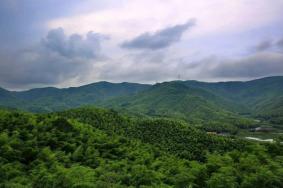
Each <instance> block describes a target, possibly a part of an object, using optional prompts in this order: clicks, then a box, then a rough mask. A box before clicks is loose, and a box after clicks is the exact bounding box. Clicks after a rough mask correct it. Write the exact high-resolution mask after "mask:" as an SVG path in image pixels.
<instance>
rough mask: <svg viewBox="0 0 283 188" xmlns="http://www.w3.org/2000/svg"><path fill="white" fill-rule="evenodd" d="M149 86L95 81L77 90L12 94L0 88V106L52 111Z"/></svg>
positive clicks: (129, 92)
mask: <svg viewBox="0 0 283 188" xmlns="http://www.w3.org/2000/svg"><path fill="white" fill-rule="evenodd" d="M148 87H149V85H145V84H135V83H126V82H124V83H117V84H116V83H109V82H97V83H93V84H89V85H85V86H81V87H72V88H64V89H58V88H53V87H48V88H38V89H31V90H28V91H21V92H12V91H7V90H4V89H0V105H2V106H9V107H13V108H19V109H23V110H27V111H32V112H52V111H58V110H64V109H69V108H74V107H79V106H83V105H90V104H94V103H95V102H97V101H99V100H105V99H109V98H113V97H118V96H125V95H130V94H134V93H137V92H139V91H143V90H145V89H147V88H148Z"/></svg>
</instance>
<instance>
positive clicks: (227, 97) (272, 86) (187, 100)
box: [0, 76, 283, 124]
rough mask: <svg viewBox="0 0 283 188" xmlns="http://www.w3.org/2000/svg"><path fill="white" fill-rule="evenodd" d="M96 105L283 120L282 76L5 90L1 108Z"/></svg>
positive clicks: (195, 118)
mask: <svg viewBox="0 0 283 188" xmlns="http://www.w3.org/2000/svg"><path fill="white" fill-rule="evenodd" d="M86 105H96V106H103V107H107V108H112V109H115V110H119V111H125V112H128V113H132V114H135V115H144V116H155V117H159V116H162V117H169V118H170V117H174V118H176V117H177V118H179V119H183V120H186V121H189V122H194V123H203V122H204V121H205V122H207V121H208V120H217V121H221V120H225V121H226V122H227V120H228V121H230V122H231V121H234V120H235V118H237V117H242V118H243V117H253V118H259V119H263V120H267V121H269V122H272V123H274V124H282V122H283V76H274V77H266V78H261V79H256V80H251V81H245V82H242V81H241V82H240V81H236V82H235V81H234V82H215V83H209V82H199V81H192V80H188V81H171V82H163V83H157V84H154V85H149V84H137V83H127V82H124V83H109V82H97V83H93V84H89V85H84V86H80V87H71V88H63V89H59V88H54V87H47V88H36V89H31V90H27V91H8V90H5V89H3V88H1V89H0V106H3V107H10V108H17V109H22V110H27V111H32V112H53V111H60V110H65V109H70V108H74V107H80V106H86Z"/></svg>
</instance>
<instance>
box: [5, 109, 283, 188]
mask: <svg viewBox="0 0 283 188" xmlns="http://www.w3.org/2000/svg"><path fill="white" fill-rule="evenodd" d="M282 151H283V148H282V145H280V144H279V143H272V144H271V143H270V144H264V145H263V144H258V143H253V142H247V141H243V140H238V139H235V138H234V139H231V138H225V137H220V136H214V135H207V134H205V133H204V132H201V131H198V130H196V129H194V128H193V127H189V126H188V125H186V124H182V123H180V122H174V121H171V120H170V121H169V120H164V119H163V120H162V119H160V120H153V119H144V120H139V119H129V118H127V117H125V116H121V115H119V114H117V112H115V111H108V110H103V109H94V108H81V109H75V110H70V111H65V112H61V113H59V114H41V115H36V114H30V113H23V112H15V111H13V112H12V111H7V110H0V187H53V188H57V187H58V188H59V187H60V188H62V187H63V188H64V187H66V188H67V187H68V188H69V187H80V188H86V187H87V188H97V187H105V188H106V187H179V188H183V187H247V188H252V187H274V188H276V187H278V188H279V187H282V186H283V184H282V182H283V179H282V177H283V165H282V164H283V161H282V156H283V153H282ZM191 154H195V155H191Z"/></svg>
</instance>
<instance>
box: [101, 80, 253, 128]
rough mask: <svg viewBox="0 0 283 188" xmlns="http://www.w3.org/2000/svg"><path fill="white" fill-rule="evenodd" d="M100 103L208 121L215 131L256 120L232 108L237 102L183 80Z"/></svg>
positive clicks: (135, 112)
mask: <svg viewBox="0 0 283 188" xmlns="http://www.w3.org/2000/svg"><path fill="white" fill-rule="evenodd" d="M98 104H99V105H101V106H103V107H106V108H114V109H116V110H119V111H124V112H126V113H128V114H133V115H146V116H150V117H168V118H178V119H182V120H185V121H186V122H189V123H191V124H194V125H205V126H206V127H209V130H211V131H212V130H216V129H217V127H219V128H220V127H221V130H222V131H223V130H226V131H228V132H234V131H235V129H236V127H239V126H241V127H243V128H244V127H245V126H247V127H248V126H253V124H255V122H254V121H253V120H249V119H246V118H241V117H240V116H239V115H237V114H236V113H233V112H231V111H228V109H229V108H230V106H233V105H235V106H237V104H234V103H232V102H231V101H229V100H226V99H224V98H222V97H219V96H216V95H214V94H213V93H211V92H209V91H206V90H204V89H198V88H193V87H187V86H186V85H185V84H183V83H182V82H168V83H161V84H156V85H154V86H152V87H151V88H149V89H148V90H145V91H143V92H140V93H137V94H136V95H132V96H128V97H120V98H115V99H113V100H107V101H103V102H101V103H98ZM212 125H213V126H214V128H213V129H212Z"/></svg>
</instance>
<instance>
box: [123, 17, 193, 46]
mask: <svg viewBox="0 0 283 188" xmlns="http://www.w3.org/2000/svg"><path fill="white" fill-rule="evenodd" d="M194 25H195V22H194V20H190V21H188V22H186V23H184V24H179V25H175V26H172V27H167V28H165V29H162V30H159V31H157V32H155V33H143V34H141V35H139V36H137V37H136V38H134V39H132V40H130V41H125V42H124V43H122V44H121V47H123V48H128V49H151V50H156V49H161V48H165V47H168V46H170V45H172V44H173V43H175V42H178V41H179V40H180V38H181V36H182V34H183V33H184V32H185V31H186V30H187V29H189V28H191V27H193V26H194Z"/></svg>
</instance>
